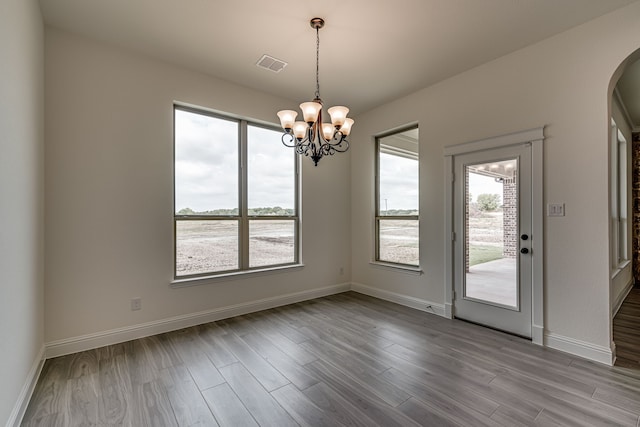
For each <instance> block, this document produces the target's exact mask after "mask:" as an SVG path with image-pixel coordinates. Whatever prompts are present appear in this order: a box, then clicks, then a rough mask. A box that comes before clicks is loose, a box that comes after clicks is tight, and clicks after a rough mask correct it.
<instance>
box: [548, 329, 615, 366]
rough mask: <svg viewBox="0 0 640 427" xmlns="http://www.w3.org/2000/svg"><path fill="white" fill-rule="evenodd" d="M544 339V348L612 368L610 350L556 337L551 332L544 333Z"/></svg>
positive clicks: (611, 353)
mask: <svg viewBox="0 0 640 427" xmlns="http://www.w3.org/2000/svg"><path fill="white" fill-rule="evenodd" d="M544 338H545V339H544V341H545V346H546V347H549V348H554V349H556V350H560V351H564V352H565V353H570V354H573V355H576V356H580V357H584V358H585V359H589V360H592V361H594V362H599V363H603V364H605V365H608V366H613V363H614V354H613V352H612V351H611V349H610V348H607V347H602V346H599V345H594V344H591V343H588V342H584V341H580V340H576V339H573V338H569V337H565V336H562V335H557V334H554V333H551V332H547V333H545V336H544Z"/></svg>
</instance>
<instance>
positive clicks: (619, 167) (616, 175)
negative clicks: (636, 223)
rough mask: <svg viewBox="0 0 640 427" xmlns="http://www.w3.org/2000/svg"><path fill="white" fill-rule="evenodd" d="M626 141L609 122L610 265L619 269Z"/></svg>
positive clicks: (622, 248) (623, 244)
mask: <svg viewBox="0 0 640 427" xmlns="http://www.w3.org/2000/svg"><path fill="white" fill-rule="evenodd" d="M627 227H628V221H627V140H626V139H625V137H624V135H623V134H622V132H621V131H620V129H619V128H618V126H617V125H616V122H615V121H613V119H612V120H611V240H612V242H611V245H612V247H611V264H612V267H613V268H614V269H615V268H619V267H620V265H621V264H623V263H624V262H625V261H627V259H628V254H627V233H628V229H627Z"/></svg>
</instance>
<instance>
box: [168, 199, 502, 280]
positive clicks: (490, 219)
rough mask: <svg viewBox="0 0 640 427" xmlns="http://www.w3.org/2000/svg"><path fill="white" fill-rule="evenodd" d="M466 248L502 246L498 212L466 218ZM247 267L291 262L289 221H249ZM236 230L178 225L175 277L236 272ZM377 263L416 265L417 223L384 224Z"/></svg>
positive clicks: (229, 225) (232, 225)
mask: <svg viewBox="0 0 640 427" xmlns="http://www.w3.org/2000/svg"><path fill="white" fill-rule="evenodd" d="M469 225H470V233H469V234H470V236H469V243H470V245H471V246H472V247H473V246H502V239H503V236H502V212H491V213H486V212H483V213H475V214H474V215H472V216H471V217H470V218H469ZM250 229H251V230H250V234H251V237H250V239H249V260H250V267H259V266H264V265H275V264H286V263H290V262H293V261H294V255H295V254H294V250H295V245H294V228H293V222H292V221H280V220H273V221H270V220H269V221H252V222H251V225H250ZM238 244H239V243H238V228H237V223H236V222H235V221H179V222H178V225H177V241H176V263H177V275H178V276H186V275H190V274H202V273H208V272H218V271H225V270H235V269H238V268H239V265H238V263H239V257H238ZM380 259H381V260H384V261H389V262H397V263H401V264H409V265H418V260H419V248H418V223H417V221H383V223H382V225H381V229H380Z"/></svg>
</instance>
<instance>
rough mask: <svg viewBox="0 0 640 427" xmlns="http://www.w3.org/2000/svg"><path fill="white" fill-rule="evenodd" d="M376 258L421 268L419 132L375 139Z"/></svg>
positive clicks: (411, 130)
mask: <svg viewBox="0 0 640 427" xmlns="http://www.w3.org/2000/svg"><path fill="white" fill-rule="evenodd" d="M376 174H377V179H376V218H375V222H376V239H375V240H376V248H375V251H376V255H375V260H376V261H379V262H385V263H392V264H400V265H406V266H412V267H418V266H419V264H420V262H419V259H420V247H419V246H420V245H419V243H420V239H419V222H420V221H419V205H420V192H419V179H418V178H419V167H418V128H417V127H414V128H411V129H405V130H402V131H399V132H395V133H393V134H389V135H385V136H382V137H378V138H376Z"/></svg>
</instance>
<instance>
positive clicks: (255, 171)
mask: <svg viewBox="0 0 640 427" xmlns="http://www.w3.org/2000/svg"><path fill="white" fill-rule="evenodd" d="M247 132H248V138H247V162H248V174H247V186H248V191H247V202H248V208H249V215H278V216H285V215H287V216H292V215H295V211H294V207H295V190H296V189H295V171H296V169H295V152H294V150H292V149H291V148H288V147H285V146H284V145H283V144H282V141H281V139H280V138H281V137H282V131H277V132H276V131H274V130H271V129H265V128H261V127H257V126H249V127H248V131H247Z"/></svg>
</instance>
